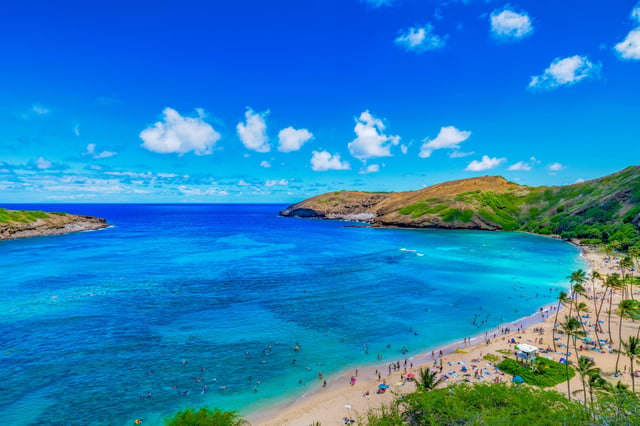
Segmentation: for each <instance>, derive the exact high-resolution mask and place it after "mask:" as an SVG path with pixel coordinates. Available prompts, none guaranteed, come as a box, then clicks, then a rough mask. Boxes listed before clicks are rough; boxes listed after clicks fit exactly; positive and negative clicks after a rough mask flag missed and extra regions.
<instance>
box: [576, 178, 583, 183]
mask: <svg viewBox="0 0 640 426" xmlns="http://www.w3.org/2000/svg"><path fill="white" fill-rule="evenodd" d="M582 182H584V179H582V178H578V179H576V183H582Z"/></svg>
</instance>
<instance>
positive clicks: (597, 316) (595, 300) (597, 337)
mask: <svg viewBox="0 0 640 426" xmlns="http://www.w3.org/2000/svg"><path fill="white" fill-rule="evenodd" d="M597 301H598V295H597V293H596V281H595V280H593V307H594V308H595V309H596V326H595V328H594V331H595V333H596V342H597V343H598V347H599V348H600V349H602V344H601V343H600V336H599V335H598V327H600V311H598V305H597ZM600 306H602V303H601V304H600Z"/></svg>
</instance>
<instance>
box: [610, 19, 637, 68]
mask: <svg viewBox="0 0 640 426" xmlns="http://www.w3.org/2000/svg"><path fill="white" fill-rule="evenodd" d="M635 11H636V12H637V14H638V15H639V16H640V7H638V8H636V9H635ZM639 19H640V18H639ZM615 49H616V51H617V52H618V55H620V57H621V58H623V59H638V60H640V28H636V29H634V30H631V31H630V32H629V34H627V37H626V38H625V39H624V40H622V41H621V42H620V43H618V44H616V45H615Z"/></svg>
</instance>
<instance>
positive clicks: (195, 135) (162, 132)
mask: <svg viewBox="0 0 640 426" xmlns="http://www.w3.org/2000/svg"><path fill="white" fill-rule="evenodd" d="M196 112H197V114H198V115H197V116H196V117H183V116H181V115H180V114H179V113H178V111H176V110H175V109H173V108H165V109H164V111H162V115H163V119H162V121H158V122H156V123H155V124H154V125H153V126H149V127H147V128H146V129H144V130H143V131H142V132H140V139H142V140H143V144H142V146H143V147H144V148H146V149H148V150H149V151H152V152H157V153H159V154H174V153H175V154H179V155H184V154H186V153H187V152H190V151H193V152H194V153H195V154H196V155H207V154H211V153H212V151H213V147H214V146H215V143H216V142H217V141H218V140H220V134H219V133H218V132H216V131H215V130H214V129H213V127H211V125H210V124H209V123H207V122H205V121H204V118H205V113H204V111H203V110H202V109H196Z"/></svg>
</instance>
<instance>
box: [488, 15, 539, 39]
mask: <svg viewBox="0 0 640 426" xmlns="http://www.w3.org/2000/svg"><path fill="white" fill-rule="evenodd" d="M490 19H491V34H492V35H493V36H494V37H495V38H497V39H500V40H505V41H506V40H508V41H515V40H520V39H521V38H524V37H526V36H528V35H531V34H533V25H531V18H529V15H528V14H527V13H526V12H523V13H517V12H514V11H513V10H509V9H504V10H502V11H501V12H498V10H494V11H493V12H491V17H490Z"/></svg>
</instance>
